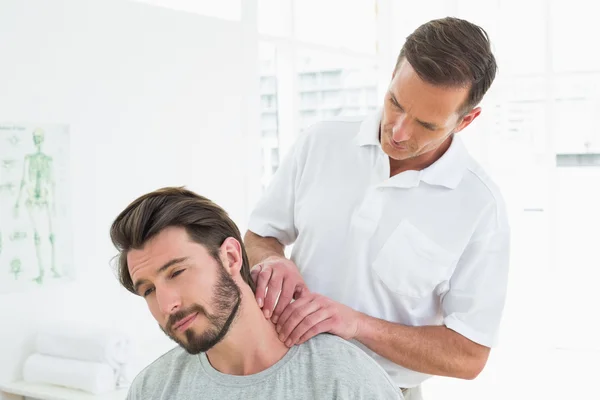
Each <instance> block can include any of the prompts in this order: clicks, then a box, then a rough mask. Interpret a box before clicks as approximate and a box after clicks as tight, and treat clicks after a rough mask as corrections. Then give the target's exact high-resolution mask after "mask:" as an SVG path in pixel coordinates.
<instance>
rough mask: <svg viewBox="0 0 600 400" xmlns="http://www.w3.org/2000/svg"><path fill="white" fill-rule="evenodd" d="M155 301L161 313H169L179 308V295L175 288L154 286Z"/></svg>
mask: <svg viewBox="0 0 600 400" xmlns="http://www.w3.org/2000/svg"><path fill="white" fill-rule="evenodd" d="M155 290H156V301H157V303H158V307H159V309H160V311H161V312H162V313H163V315H170V314H172V313H174V312H175V311H177V310H179V309H180V308H181V297H180V296H179V294H178V293H177V291H176V290H173V289H169V288H167V287H162V288H160V289H159V288H158V287H157V288H156V289H155Z"/></svg>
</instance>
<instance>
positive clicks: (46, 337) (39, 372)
mask: <svg viewBox="0 0 600 400" xmlns="http://www.w3.org/2000/svg"><path fill="white" fill-rule="evenodd" d="M130 354H131V348H130V341H129V338H128V337H127V335H124V334H122V333H120V332H115V331H111V330H105V329H98V328H92V327H83V326H80V325H71V326H67V325H60V326H48V327H45V328H44V329H42V330H40V331H39V333H38V335H37V337H36V341H35V353H34V354H32V355H30V356H29V357H28V358H27V360H26V361H25V365H24V368H23V378H24V380H25V381H27V382H36V383H45V384H51V385H58V386H64V387H68V388H73V389H79V390H84V391H86V392H90V393H93V394H101V393H106V392H110V391H113V390H115V389H117V388H119V387H124V386H127V384H128V383H129V382H128V381H127V379H126V378H125V371H126V367H127V364H128V362H129V358H130Z"/></svg>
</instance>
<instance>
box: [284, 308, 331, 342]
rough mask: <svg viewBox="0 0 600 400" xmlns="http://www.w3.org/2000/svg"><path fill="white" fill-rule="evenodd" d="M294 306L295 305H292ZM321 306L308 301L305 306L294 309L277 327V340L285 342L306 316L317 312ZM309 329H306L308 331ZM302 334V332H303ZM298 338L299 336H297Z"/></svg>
mask: <svg viewBox="0 0 600 400" xmlns="http://www.w3.org/2000/svg"><path fill="white" fill-rule="evenodd" d="M294 305H295V304H294ZM320 307H321V305H320V304H319V302H316V301H309V302H307V303H306V304H303V305H301V306H299V307H295V310H294V311H292V313H290V316H289V317H288V319H287V320H286V321H285V322H284V323H280V325H279V327H281V328H280V329H279V332H278V333H279V340H281V341H282V342H285V341H287V339H288V338H289V336H290V334H291V333H292V332H293V331H294V330H295V329H296V328H297V327H298V325H299V324H300V323H302V322H303V321H304V320H305V318H306V316H308V315H310V314H312V313H314V312H316V311H317V310H319V308H320ZM308 328H310V327H307V328H306V329H308ZM303 333H304V332H303ZM298 337H300V336H298Z"/></svg>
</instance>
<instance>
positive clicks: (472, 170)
mask: <svg viewBox="0 0 600 400" xmlns="http://www.w3.org/2000/svg"><path fill="white" fill-rule="evenodd" d="M466 170H467V172H466V179H465V182H466V183H467V185H468V186H467V187H468V192H469V197H470V198H471V199H472V200H473V201H477V202H478V203H479V204H480V205H481V206H482V208H485V209H490V210H493V213H494V215H495V216H496V223H497V224H498V228H499V229H506V226H505V225H506V223H507V221H506V220H507V212H506V203H505V200H504V196H503V194H502V191H501V189H500V188H499V186H498V185H497V184H496V182H495V181H494V179H493V178H492V177H491V176H490V175H489V174H488V173H487V172H486V171H485V169H484V168H483V167H482V166H481V165H480V164H479V163H478V162H477V161H476V160H475V159H474V158H472V157H469V160H468V162H467V169H466Z"/></svg>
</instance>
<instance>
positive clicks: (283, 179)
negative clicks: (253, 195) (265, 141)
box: [248, 136, 305, 246]
mask: <svg viewBox="0 0 600 400" xmlns="http://www.w3.org/2000/svg"><path fill="white" fill-rule="evenodd" d="M304 141H305V140H304V137H303V136H301V137H300V138H299V139H298V140H297V141H296V143H295V144H294V145H293V147H292V148H291V149H290V151H289V153H288V155H287V156H286V157H285V159H284V161H283V163H282V164H281V165H280V166H279V168H278V169H277V171H276V172H275V174H274V175H273V177H272V179H271V182H270V183H269V185H268V187H267V189H266V191H265V193H264V194H263V195H262V197H261V199H260V200H259V201H258V204H257V205H256V207H255V208H254V210H253V211H252V213H251V215H250V219H249V221H248V229H249V230H250V231H252V232H254V233H256V234H257V235H260V236H263V237H274V238H276V239H277V240H279V241H280V242H281V243H282V244H284V245H286V246H288V245H290V244H292V243H293V242H294V241H295V240H296V238H297V236H298V231H297V229H296V225H295V222H294V221H295V216H294V209H295V203H296V188H297V186H298V180H299V178H300V174H301V170H302V160H301V153H302V148H303V145H304Z"/></svg>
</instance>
